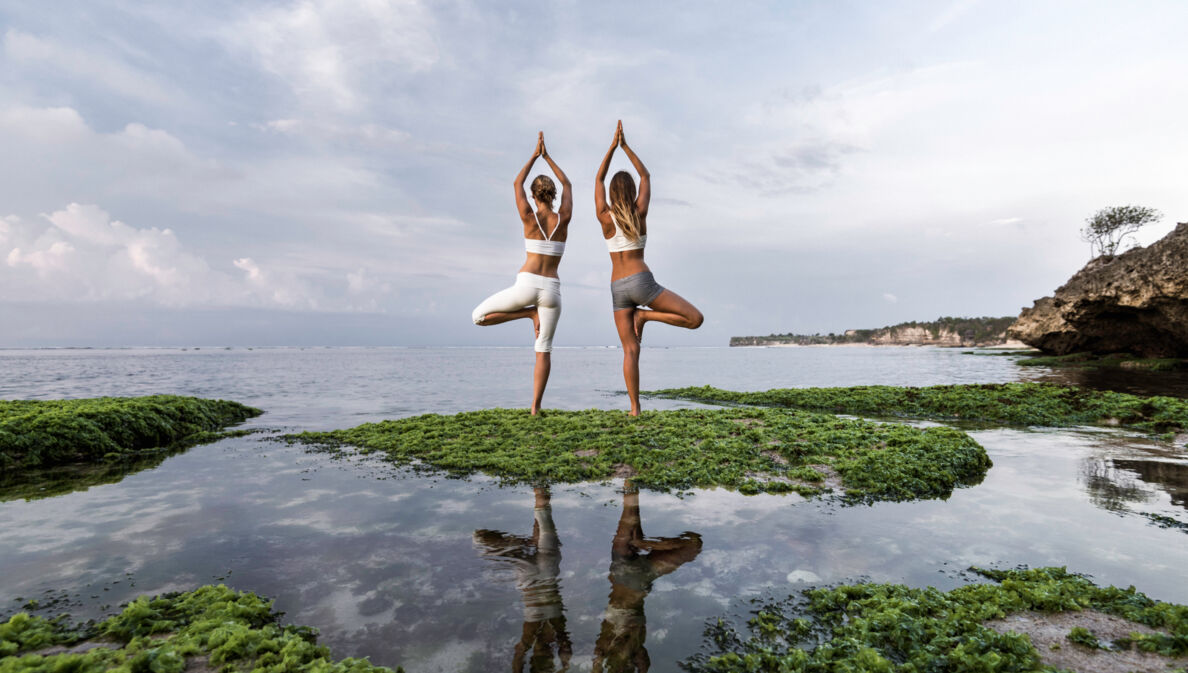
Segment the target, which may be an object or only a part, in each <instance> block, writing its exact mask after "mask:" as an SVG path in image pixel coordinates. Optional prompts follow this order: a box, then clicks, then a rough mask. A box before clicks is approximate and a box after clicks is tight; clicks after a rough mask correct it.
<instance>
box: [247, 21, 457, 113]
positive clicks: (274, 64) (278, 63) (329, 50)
mask: <svg viewBox="0 0 1188 673" xmlns="http://www.w3.org/2000/svg"><path fill="white" fill-rule="evenodd" d="M433 28H434V25H433V20H432V16H431V15H430V13H429V11H428V10H427V9H426V8H425V7H424V6H423V5H422V4H421V3H420V2H419V1H417V0H394V1H388V0H363V1H361V2H336V1H335V0H298V1H296V2H289V3H285V4H281V5H273V6H268V7H266V8H264V9H258V10H253V11H250V12H249V13H247V14H246V15H245V16H243V17H242V18H241V19H240V20H239V21H238V22H236V23H234V24H233V25H232V26H230V27H229V28H228V29H227V30H225V31H224V34H223V38H224V40H225V41H226V42H227V43H228V44H229V45H231V46H232V47H233V48H236V49H239V50H243V51H247V52H249V53H251V54H252V55H253V56H254V57H255V59H256V61H257V62H258V63H259V64H260V66H261V67H262V68H263V69H264V70H266V71H268V72H270V73H272V74H273V75H275V76H276V77H279V78H280V79H281V80H283V81H284V82H285V83H286V84H287V85H288V86H289V87H290V88H291V89H292V91H293V92H294V93H295V94H296V95H297V96H298V97H299V98H300V99H301V100H302V101H303V102H304V103H305V104H306V105H308V106H312V107H317V108H329V109H332V110H345V111H350V110H355V109H358V108H360V107H362V106H363V105H365V104H366V103H367V101H368V100H369V99H370V98H371V94H370V93H369V89H371V88H372V87H373V86H374V85H375V84H376V83H377V82H378V81H380V79H381V78H382V76H383V75H385V74H386V73H385V71H388V70H391V69H398V70H403V71H411V72H416V71H423V70H426V69H428V68H430V67H431V66H432V65H433V64H434V63H436V62H437V60H438V47H437V42H436V40H435V38H434V35H433Z"/></svg>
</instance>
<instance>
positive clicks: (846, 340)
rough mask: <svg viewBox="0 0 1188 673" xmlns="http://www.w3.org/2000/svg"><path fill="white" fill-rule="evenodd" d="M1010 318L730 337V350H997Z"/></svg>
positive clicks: (939, 321)
mask: <svg viewBox="0 0 1188 673" xmlns="http://www.w3.org/2000/svg"><path fill="white" fill-rule="evenodd" d="M1012 322H1014V319H1013V318H1010V317H1009V316H1008V317H1005V318H989V317H985V318H951V317H946V318H937V319H936V320H932V321H928V322H917V321H914V320H913V321H911V322H904V323H899V324H898V325H891V326H889V327H880V328H878V329H848V330H846V331H845V332H844V333H842V334H791V333H789V334H770V335H768V336H736V337H730V345H731V346H852V345H859V344H861V345H870V346H965V347H969V346H1000V345H1003V344H1004V343H1006V328H1007V326H1009V325H1010V324H1011V323H1012Z"/></svg>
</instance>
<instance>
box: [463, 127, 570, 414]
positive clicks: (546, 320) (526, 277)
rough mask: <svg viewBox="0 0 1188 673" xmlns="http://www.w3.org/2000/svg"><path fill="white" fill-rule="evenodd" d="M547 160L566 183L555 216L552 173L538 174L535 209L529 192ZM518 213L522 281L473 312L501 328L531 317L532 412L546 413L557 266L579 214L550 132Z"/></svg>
mask: <svg viewBox="0 0 1188 673" xmlns="http://www.w3.org/2000/svg"><path fill="white" fill-rule="evenodd" d="M537 157H543V158H544V160H545V161H546V162H548V164H549V168H552V169H553V174H554V175H556V176H557V180H559V181H560V182H561V207H560V208H558V209H557V212H553V201H554V199H556V198H557V187H556V185H554V184H553V180H552V179H551V178H549V176H547V175H538V176H536V179H534V180H533V181H532V201H533V202H534V203H535V204H536V209H535V210H533V209H532V206H531V205H529V201H528V198H527V196H526V195H525V193H524V181H525V180H527V179H528V172H529V171H531V170H532V165H533V164H534V163H536V158H537ZM515 190H516V209H517V210H519V211H520V220H521V221H522V222H523V224H524V248H525V250H526V251H527V259H525V260H524V266H521V267H520V272H519V273H518V274H516V282H515V284H514V285H512V286H511V287H509V288H507V289H506V290H500V291H499V292H496V293H495V294H493V295H491V296H490V297H487V298H486V299H484V300H483V301H482V303H480V304H479V305H478V306H476V307H475V309H474V312H473V314H472V316H471V317H472V318H473V319H474V324H476V325H483V326H486V325H498V324H499V323H503V322H507V321H509V320H518V319H520V318H531V319H532V325H533V329H534V330H535V333H536V368H535V370H534V371H533V390H532V409H531V411H532V414H533V415H535V414H537V413H538V412H539V411H540V403H541V399H542V398H543V397H544V391H545V384H547V383H548V381H549V370H550V369H551V368H552V359H551V356H552V351H553V333H554V332H555V331H556V329H557V318H559V317H560V316H561V279H560V278H558V276H557V267H558V266H560V265H561V255H562V254H563V253H564V252H565V239H566V238H567V237H568V235H569V218H570V216H571V215H572V214H573V193H572V192H573V190H572V189H571V188H570V184H569V178H567V177H565V173H564V172H562V170H561V168H560V167H559V166H557V164H556V162H554V161H553V158H552V157H550V156H549V152H548V150H546V149H545V144H544V133H541V134H540V135H539V136H538V138H537V141H536V149H535V150H534V151H533V152H532V158H531V159H529V160H528V163H527V164H525V165H524V168H523V169H521V170H520V174H519V175H517V176H516V181H515Z"/></svg>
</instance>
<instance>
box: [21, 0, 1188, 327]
mask: <svg viewBox="0 0 1188 673" xmlns="http://www.w3.org/2000/svg"><path fill="white" fill-rule="evenodd" d="M1185 28H1188V3H1184V2H1182V1H1180V0H1167V1H1160V0H1144V2H1141V3H1123V2H1091V1H1086V0H1076V1H1069V2H1060V1H1047V0H1018V1H1011V0H1002V1H999V0H995V1H990V0H983V1H981V2H979V1H977V0H936V1H908V2H896V3H884V2H846V1H839V0H825V1H821V2H747V1H740V2H731V3H713V2H685V3H663V2H658V3H640V2H632V3H625V2H605V3H587V2H566V1H559V2H550V3H523V2H499V3H489V2H470V1H467V0H443V1H441V2H420V1H418V0H358V1H353V2H338V1H336V0H273V1H271V2H252V1H234V2H232V1H227V0H211V1H207V2H201V3H192V2H153V3H143V2H132V1H126V0H82V1H75V0H62V1H60V2H53V3H41V2H22V1H19V0H0V148H3V151H0V347H34V346H37V347H39V346H67V345H83V346H139V345H161V346H173V345H180V346H186V345H231V346H278V345H506V346H512V345H519V346H526V347H527V346H530V345H531V343H532V340H533V339H532V333H531V326H530V325H529V324H528V323H527V322H526V321H518V322H514V323H509V324H505V325H499V326H493V327H477V326H475V325H473V324H472V323H471V319H470V314H471V310H472V308H473V307H474V306H475V305H476V304H478V302H479V301H481V300H482V299H483V298H484V297H486V296H487V295H489V294H491V293H493V292H495V291H497V290H500V289H502V288H504V287H507V286H509V285H510V284H511V283H512V282H513V280H514V277H515V273H516V271H517V270H518V269H519V267H520V265H521V264H522V263H523V257H524V250H523V244H522V241H521V236H522V233H521V232H522V229H521V225H520V222H519V218H518V216H517V213H516V210H515V202H514V194H513V191H512V189H513V185H512V182H513V178H514V177H515V175H516V173H517V172H518V171H519V169H520V167H521V166H522V165H523V164H524V162H525V161H527V159H528V158H529V156H530V155H531V152H532V149H533V147H534V144H535V140H536V134H537V132H538V131H543V132H544V134H545V140H546V143H547V145H548V148H549V151H550V154H551V155H552V156H553V157H554V158H555V159H556V161H557V162H558V163H559V164H560V165H561V167H562V168H563V169H564V170H565V171H566V172H567V173H568V174H569V177H570V179H571V180H572V182H573V188H574V204H575V205H574V216H573V220H572V223H571V224H570V233H569V241H568V245H567V250H566V254H565V258H564V261H563V262H562V264H561V268H560V274H561V279H562V295H563V308H562V316H561V320H560V324H559V327H558V330H557V335H556V338H555V344H556V345H557V346H559V347H563V346H585V345H602V344H606V345H610V344H617V343H618V339H617V337H616V335H615V331H614V326H613V320H612V317H611V305H610V291H609V280H610V264H609V260H608V258H607V254H606V249H605V247H604V246H603V243H602V240H601V232H600V229H599V225H598V224H597V221H596V219H595V218H594V208H593V176H594V173H595V171H596V170H597V166H598V162H599V161H600V160H601V157H602V154H603V153H604V152H605V151H606V149H607V147H608V146H609V145H610V142H611V139H612V136H613V133H614V128H615V122H616V120H618V119H622V120H623V124H624V129H625V133H626V136H627V138H628V140H629V141H630V142H631V145H632V147H633V148H634V149H635V150H636V151H637V152H638V153H639V155H640V157H641V158H642V159H643V161H644V162H645V163H646V164H647V167H648V169H649V171H650V172H651V174H652V185H653V187H652V193H653V200H652V207H651V209H650V212H649V216H648V248H647V260H648V263H649V265H650V266H651V268H652V270H653V271H654V272H655V275H656V279H657V280H658V281H659V282H660V283H661V284H662V285H664V286H666V287H668V288H669V289H671V290H673V291H675V292H677V293H678V294H680V295H682V296H683V297H685V298H687V299H689V300H690V301H692V302H693V303H694V304H695V305H697V306H698V307H699V308H700V309H701V310H702V312H703V313H704V314H705V316H706V321H705V324H704V325H703V326H702V328H701V329H699V330H696V331H688V330H683V329H679V328H675V327H668V326H660V327H653V328H650V329H649V330H648V334H647V343H646V344H645V345H724V344H726V343H727V341H728V339H729V337H730V336H732V335H751V334H769V333H784V332H795V333H816V332H821V333H825V332H831V331H832V332H840V331H842V330H845V329H847V328H861V327H878V326H882V325H887V324H893V323H897V322H902V321H907V320H930V319H934V318H936V317H939V316H942V315H953V316H977V315H993V316H999V315H1014V314H1017V313H1018V312H1019V310H1020V309H1021V308H1022V307H1024V306H1030V305H1031V302H1032V301H1034V300H1035V299H1037V298H1039V297H1041V296H1044V295H1047V294H1051V293H1052V291H1053V290H1055V288H1056V287H1058V286H1059V285H1060V284H1062V283H1063V282H1064V281H1065V280H1066V279H1067V278H1068V277H1069V276H1070V275H1071V274H1072V273H1074V272H1075V271H1076V270H1077V269H1078V268H1080V267H1081V266H1082V265H1083V264H1084V263H1085V262H1086V261H1088V259H1089V254H1090V251H1089V246H1088V244H1086V243H1083V242H1082V241H1081V240H1080V238H1079V235H1078V230H1079V228H1080V227H1081V226H1082V225H1083V223H1084V220H1085V218H1086V217H1088V216H1089V215H1091V214H1092V213H1093V212H1095V211H1096V210H1098V209H1099V208H1103V207H1107V206H1113V205H1124V204H1129V203H1134V204H1139V205H1145V206H1150V207H1154V208H1157V209H1159V210H1160V211H1162V212H1163V214H1164V218H1163V220H1162V221H1161V222H1160V223H1158V224H1156V225H1152V226H1149V227H1148V228H1147V229H1145V230H1144V231H1142V232H1140V235H1139V237H1138V238H1139V242H1141V243H1143V244H1147V243H1150V242H1152V241H1154V240H1157V239H1158V238H1160V237H1161V236H1163V235H1164V234H1166V233H1167V232H1168V231H1170V230H1171V228H1173V227H1174V225H1175V223H1176V222H1178V221H1185V220H1188V190H1185V189H1184V185H1185V167H1184V157H1185V156H1188V124H1186V123H1184V111H1185V110H1186V109H1188V76H1185V75H1186V72H1185V71H1186V69H1188V41H1185V40H1184V39H1183V35H1184V30H1185ZM621 167H627V164H626V162H625V160H624V159H623V158H622V156H621V155H619V157H618V158H617V159H616V162H615V164H614V165H613V166H612V171H613V170H617V169H619V168H621ZM546 170H547V167H546V166H545V165H543V164H541V163H538V165H537V167H536V169H535V170H534V171H533V175H535V174H536V173H539V172H545V171H546Z"/></svg>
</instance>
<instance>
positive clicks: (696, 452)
mask: <svg viewBox="0 0 1188 673" xmlns="http://www.w3.org/2000/svg"><path fill="white" fill-rule="evenodd" d="M283 439H285V440H287V441H294V442H302V443H306V444H310V445H313V446H315V447H319V448H322V449H329V450H332V451H333V450H338V449H339V448H341V447H345V446H351V447H355V448H356V449H358V451H359V452H361V453H364V454H370V453H378V454H381V455H383V457H385V458H386V459H387V460H388V461H390V462H392V463H395V464H397V465H413V466H419V467H420V468H421V469H428V470H435V471H440V472H445V473H447V474H449V475H453V476H467V475H471V474H475V473H479V472H482V473H485V474H488V475H492V476H495V477H498V478H500V479H502V480H504V481H508V482H513V483H531V484H549V483H577V482H585V481H604V480H608V479H611V478H612V477H615V476H630V477H631V479H632V481H633V482H634V483H636V484H638V485H640V486H644V487H647V488H651V489H654V490H671V489H676V490H686V489H690V488H711V487H718V486H721V487H726V488H731V489H737V490H739V491H740V492H742V493H747V494H754V493H761V492H766V493H780V492H789V491H794V492H798V493H801V494H802V495H806V496H808V495H816V494H820V493H823V492H825V491H827V490H828V489H829V486H828V485H827V483H826V481H827V480H826V477H827V474H828V473H835V474H836V477H838V478H840V483H841V485H842V486H844V488H845V490H846V496H847V498H849V499H851V500H857V501H872V500H911V499H917V498H946V497H948V496H949V495H950V494H951V493H952V490H953V488H954V487H956V486H959V485H966V484H973V483H977V482H979V481H981V479H982V477H983V476H984V475H985V473H986V470H987V469H989V467H990V459H989V457H988V456H987V455H986V451H985V449H983V448H982V447H981V446H980V445H979V444H978V443H977V442H975V441H974V440H973V439H971V438H970V437H969V436H968V435H966V434H964V433H962V432H959V431H957V430H954V429H951V428H928V429H925V430H922V429H919V428H913V427H909V426H906V425H901V424H881V423H873V422H869V421H862V420H851V419H842V418H838V417H836V416H832V415H828V414H816V413H809V412H801V411H786V410H778V409H760V408H733V409H681V410H674V411H647V412H644V414H643V415H641V416H640V417H638V418H635V417H632V416H629V415H627V414H626V413H623V412H618V411H599V410H587V411H549V412H547V414H546V415H544V416H543V417H535V416H531V415H530V414H528V413H527V412H526V411H522V410H509V409H491V410H485V411H473V412H466V413H460V414H456V415H451V416H441V415H436V414H426V415H423V416H417V417H414V418H405V419H401V420H394V421H384V422H381V423H368V424H365V425H361V426H358V427H356V428H352V429H348V430H336V431H333V432H306V433H301V434H298V435H286V436H285V437H284V438H283Z"/></svg>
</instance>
